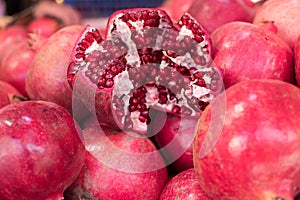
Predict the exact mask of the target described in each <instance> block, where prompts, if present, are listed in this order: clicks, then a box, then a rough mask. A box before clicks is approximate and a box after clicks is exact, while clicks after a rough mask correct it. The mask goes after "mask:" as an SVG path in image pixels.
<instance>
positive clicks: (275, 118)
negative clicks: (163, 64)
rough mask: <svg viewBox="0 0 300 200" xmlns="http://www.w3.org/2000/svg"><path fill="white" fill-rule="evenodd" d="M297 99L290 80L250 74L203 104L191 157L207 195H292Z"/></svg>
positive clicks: (299, 168)
mask: <svg viewBox="0 0 300 200" xmlns="http://www.w3.org/2000/svg"><path fill="white" fill-rule="evenodd" d="M299 101H300V89H299V88H297V87H296V86H294V85H292V84H290V83H287V82H284V81H280V80H273V79H255V80H248V81H242V82H240V83H237V84H236V85H233V86H232V87H230V88H228V89H227V90H225V92H224V93H222V94H221V95H219V96H217V97H216V98H215V99H214V100H213V101H212V102H211V104H210V105H208V106H207V107H206V109H205V110H204V112H203V113H202V115H201V117H200V120H199V122H198V125H197V128H196V137H195V141H194V163H195V169H196V170H197V172H198V175H199V180H200V185H201V187H202V188H203V190H204V191H205V192H206V193H207V195H208V196H210V197H211V198H212V199H224V200H227V199H228V200H229V199H230V200H241V199H243V200H253V199H256V200H266V199H270V200H273V199H274V200H275V199H285V200H293V199H294V197H295V196H296V194H297V193H298V192H299V191H298V190H299V187H300V164H299V162H300V159H299V157H300V153H299V152H300V126H299V120H298V119H299V117H300V105H299ZM212 138H214V139H212Z"/></svg>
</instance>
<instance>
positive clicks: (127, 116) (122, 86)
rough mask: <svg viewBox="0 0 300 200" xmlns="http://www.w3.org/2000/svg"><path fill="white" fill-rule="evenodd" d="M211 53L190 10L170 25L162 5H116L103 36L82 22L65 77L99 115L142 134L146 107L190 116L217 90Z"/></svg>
mask: <svg viewBox="0 0 300 200" xmlns="http://www.w3.org/2000/svg"><path fill="white" fill-rule="evenodd" d="M210 56H211V44H210V39H209V36H208V35H207V32H206V31H205V30H204V29H203V27H202V26H201V25H200V24H199V23H198V22H197V21H195V20H194V19H193V18H192V17H191V16H190V15H189V14H185V15H184V16H182V18H181V19H180V20H179V22H178V23H176V24H173V23H172V22H171V19H170V18H169V16H168V15H167V13H166V12H165V11H163V10H159V9H142V8H139V9H133V10H120V11H117V12H115V13H114V14H113V15H112V16H111V17H110V19H109V22H108V28H107V35H106V40H103V39H102V37H101V36H100V34H99V31H98V30H97V29H95V28H93V27H89V26H88V27H86V29H85V30H84V32H83V33H82V36H81V38H79V40H78V42H77V44H76V46H75V48H74V52H73V56H72V58H73V61H72V63H71V64H70V66H69V69H68V80H69V83H70V85H71V86H72V87H73V88H74V85H77V88H78V91H79V93H81V94H82V98H83V99H86V100H85V101H87V102H89V105H91V107H93V106H94V105H93V103H95V110H96V113H97V116H98V119H99V120H102V121H104V122H106V123H108V124H111V125H114V126H118V127H119V128H120V129H122V130H125V131H127V130H133V131H136V132H139V133H141V134H145V133H146V132H147V126H148V125H149V124H150V123H151V117H150V115H149V113H151V109H158V110H163V111H166V112H170V113H174V114H177V115H181V114H182V115H185V116H194V117H195V116H199V115H200V113H201V109H202V108H203V107H204V105H206V104H207V103H208V102H209V101H211V99H213V98H214V96H215V95H216V94H218V93H219V92H220V90H221V86H222V85H221V75H220V74H219V71H218V69H217V68H214V67H210V63H211V57H210ZM93 108H94V107H93Z"/></svg>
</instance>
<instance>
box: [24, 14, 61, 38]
mask: <svg viewBox="0 0 300 200" xmlns="http://www.w3.org/2000/svg"><path fill="white" fill-rule="evenodd" d="M60 28H62V25H61V24H60V23H59V22H58V21H57V19H54V18H51V17H40V18H35V19H33V20H32V21H31V22H30V23H29V24H28V25H27V26H26V29H27V31H28V32H29V33H36V34H39V35H41V36H44V37H50V36H51V35H52V34H53V33H55V32H56V31H58V30H59V29H60Z"/></svg>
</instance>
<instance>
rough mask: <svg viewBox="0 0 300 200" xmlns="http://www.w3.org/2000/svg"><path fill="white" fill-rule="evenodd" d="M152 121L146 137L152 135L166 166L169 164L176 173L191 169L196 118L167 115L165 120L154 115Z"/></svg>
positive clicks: (192, 165)
mask: <svg viewBox="0 0 300 200" xmlns="http://www.w3.org/2000/svg"><path fill="white" fill-rule="evenodd" d="M159 114H161V113H160V112H159V113H158V115H159ZM153 120H154V122H153V124H152V127H151V128H150V131H149V132H150V133H148V135H154V138H155V141H156V142H157V145H158V146H159V147H160V150H162V153H163V155H164V157H165V160H166V162H167V164H171V165H172V167H173V168H174V169H175V170H176V171H177V173H178V172H182V171H184V170H187V169H189V168H193V167H194V163H193V150H192V144H193V140H194V130H195V126H196V124H197V118H191V117H190V118H188V117H184V118H181V117H179V116H176V115H172V114H167V116H166V118H165V119H161V118H160V117H157V115H156V117H154V119H153ZM166 145H170V146H166Z"/></svg>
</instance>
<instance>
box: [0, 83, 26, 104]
mask: <svg viewBox="0 0 300 200" xmlns="http://www.w3.org/2000/svg"><path fill="white" fill-rule="evenodd" d="M0 86H1V87H2V88H3V89H4V90H5V91H6V92H7V94H8V98H9V102H10V103H14V102H17V101H19V99H20V98H21V99H22V98H24V97H23V96H22V94H21V93H20V92H19V91H18V90H17V89H16V88H15V87H14V86H12V85H11V84H9V83H7V82H5V81H1V80H0Z"/></svg>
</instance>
